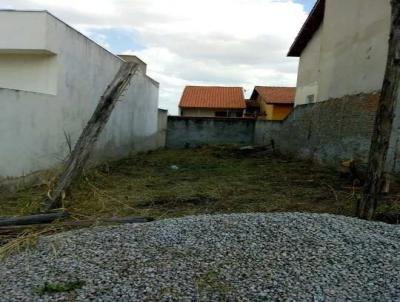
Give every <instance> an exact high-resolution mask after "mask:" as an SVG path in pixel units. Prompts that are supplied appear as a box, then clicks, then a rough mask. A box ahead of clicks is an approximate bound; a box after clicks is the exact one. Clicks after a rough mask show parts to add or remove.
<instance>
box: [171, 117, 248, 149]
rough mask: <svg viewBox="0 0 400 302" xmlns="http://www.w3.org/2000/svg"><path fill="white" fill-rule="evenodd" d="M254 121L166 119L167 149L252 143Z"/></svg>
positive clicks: (234, 119) (192, 118) (238, 119)
mask: <svg viewBox="0 0 400 302" xmlns="http://www.w3.org/2000/svg"><path fill="white" fill-rule="evenodd" d="M254 128H255V120H253V119H242V118H207V117H179V116H170V117H168V129H167V143H166V146H167V148H191V147H196V146H201V145H218V144H240V145H249V144H253V141H254Z"/></svg>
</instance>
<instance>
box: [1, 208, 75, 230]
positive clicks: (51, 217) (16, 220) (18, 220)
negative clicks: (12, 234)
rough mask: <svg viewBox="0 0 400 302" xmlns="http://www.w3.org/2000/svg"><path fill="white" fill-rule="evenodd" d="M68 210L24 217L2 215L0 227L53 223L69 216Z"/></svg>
mask: <svg viewBox="0 0 400 302" xmlns="http://www.w3.org/2000/svg"><path fill="white" fill-rule="evenodd" d="M68 216H69V214H68V213H67V212H58V213H48V214H38V215H30V216H23V217H2V218H1V219H0V227H3V226H12V225H32V224H43V223H51V222H53V221H55V220H58V219H63V218H66V217H68Z"/></svg>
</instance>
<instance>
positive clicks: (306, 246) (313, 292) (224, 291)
mask: <svg viewBox="0 0 400 302" xmlns="http://www.w3.org/2000/svg"><path fill="white" fill-rule="evenodd" d="M74 282H75V284H81V287H80V288H77V289H74V290H71V291H65V292H58V293H50V292H42V293H40V289H43V286H44V284H46V283H47V284H50V285H55V284H68V283H74ZM0 301H7V302H9V301H315V302H316V301H400V227H399V226H394V225H387V224H384V223H377V222H366V221H361V220H357V219H353V218H348V217H341V216H333V215H318V214H297V213H290V214H289V213H288V214H286V213H282V214H232V215H215V216H211V215H205V216H193V217H185V218H179V219H167V220H160V221H156V222H152V223H147V224H140V225H120V226H112V227H94V228H91V229H82V230H76V231H70V232H66V233H60V234H56V235H52V236H48V237H43V238H41V239H40V241H39V244H38V246H37V247H36V248H34V249H31V250H29V251H25V252H21V253H19V254H17V255H13V256H10V257H8V258H6V259H4V260H2V261H0Z"/></svg>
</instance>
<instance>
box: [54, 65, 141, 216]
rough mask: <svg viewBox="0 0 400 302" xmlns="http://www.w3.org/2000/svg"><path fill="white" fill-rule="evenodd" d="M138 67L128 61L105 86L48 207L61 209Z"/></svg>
mask: <svg viewBox="0 0 400 302" xmlns="http://www.w3.org/2000/svg"><path fill="white" fill-rule="evenodd" d="M137 68H138V64H136V63H133V62H124V63H123V64H122V66H121V68H120V69H119V71H118V73H117V74H116V75H115V77H114V79H113V81H112V82H111V84H110V85H109V86H108V87H107V89H106V90H105V92H104V94H103V96H102V97H101V98H100V101H99V103H98V105H97V107H96V110H95V111H94V113H93V115H92V117H91V118H90V120H89V122H88V123H87V125H86V127H85V128H84V129H83V131H82V133H81V135H80V137H79V139H78V142H77V143H76V145H75V147H74V150H73V151H72V153H71V155H70V157H69V159H68V161H67V164H66V166H65V169H64V171H63V172H62V173H61V175H60V177H59V180H58V182H57V185H56V186H55V189H54V190H53V191H52V192H49V194H48V195H49V198H48V200H47V202H46V208H47V210H52V209H57V208H60V207H61V206H62V199H63V195H64V192H65V191H66V190H67V189H68V187H69V186H70V185H71V183H72V182H73V180H74V179H76V178H77V177H78V176H79V175H80V174H81V173H82V170H83V168H84V167H85V165H86V163H87V161H88V159H89V156H90V154H91V152H92V151H93V147H94V145H95V143H96V141H97V139H98V137H99V135H100V133H101V132H102V130H103V129H104V127H105V125H106V124H107V121H108V119H109V117H110V115H111V113H112V111H113V109H114V107H115V104H116V103H117V101H118V99H119V97H120V96H121V94H122V92H123V91H124V90H125V89H126V87H127V86H128V85H129V83H130V82H131V79H132V77H133V75H134V73H135V72H136V70H137Z"/></svg>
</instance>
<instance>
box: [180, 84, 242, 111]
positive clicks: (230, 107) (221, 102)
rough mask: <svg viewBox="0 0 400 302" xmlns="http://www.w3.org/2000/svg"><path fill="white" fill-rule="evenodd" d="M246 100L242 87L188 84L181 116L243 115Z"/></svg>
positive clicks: (181, 106) (184, 92)
mask: <svg viewBox="0 0 400 302" xmlns="http://www.w3.org/2000/svg"><path fill="white" fill-rule="evenodd" d="M245 109H246V102H245V98H244V92H243V88H242V87H219V86H186V87H185V89H184V91H183V94H182V97H181V100H180V103H179V110H180V115H181V116H191V117H231V118H238V117H243V113H244V110H245Z"/></svg>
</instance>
